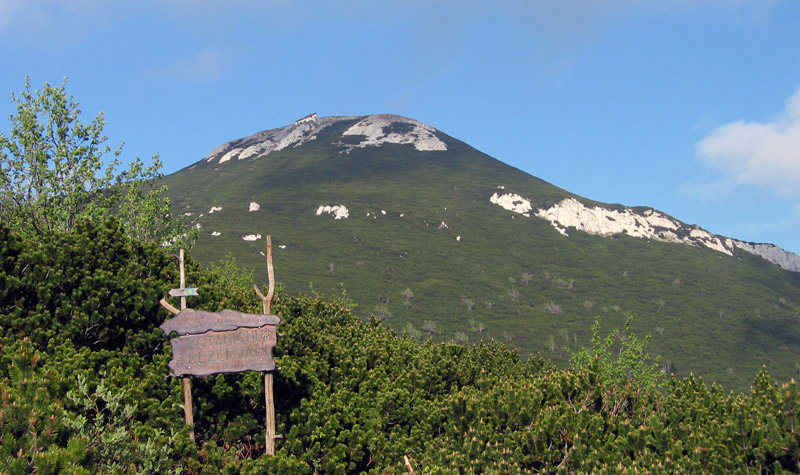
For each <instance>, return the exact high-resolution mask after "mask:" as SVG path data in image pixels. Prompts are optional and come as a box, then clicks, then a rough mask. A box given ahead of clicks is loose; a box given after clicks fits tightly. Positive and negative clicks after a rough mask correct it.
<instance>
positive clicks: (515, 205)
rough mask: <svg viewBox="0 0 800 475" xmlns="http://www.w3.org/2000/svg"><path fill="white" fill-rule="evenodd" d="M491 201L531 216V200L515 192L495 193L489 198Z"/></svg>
mask: <svg viewBox="0 0 800 475" xmlns="http://www.w3.org/2000/svg"><path fill="white" fill-rule="evenodd" d="M489 202H491V203H494V204H496V205H498V206H500V207H501V208H505V209H507V210H509V211H513V212H515V213H519V214H521V215H523V216H525V217H528V218H529V217H530V216H531V214H530V213H531V210H532V209H533V208H532V207H531V202H530V201H529V200H526V199H525V198H523V197H521V196H519V195H515V194H513V193H505V194H502V195H500V194H497V193H495V194H493V195H492V196H491V197H490V198H489Z"/></svg>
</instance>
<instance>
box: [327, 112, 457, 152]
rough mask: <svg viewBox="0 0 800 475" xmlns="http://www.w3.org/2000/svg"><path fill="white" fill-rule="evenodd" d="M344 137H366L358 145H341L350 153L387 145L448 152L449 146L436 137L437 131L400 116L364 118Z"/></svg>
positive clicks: (382, 115) (347, 131) (348, 130)
mask: <svg viewBox="0 0 800 475" xmlns="http://www.w3.org/2000/svg"><path fill="white" fill-rule="evenodd" d="M342 135H343V136H348V135H363V136H364V139H363V140H362V141H361V142H359V143H357V144H341V145H342V146H344V147H345V148H346V149H347V150H348V151H350V150H352V149H354V148H362V147H377V146H380V145H383V144H385V143H396V144H410V145H413V146H414V148H415V149H417V150H420V151H443V150H447V145H445V143H444V142H442V141H441V140H440V139H439V138H438V137H437V136H436V129H434V128H433V127H431V126H429V125H426V124H423V123H422V122H419V121H416V120H414V119H409V118H407V117H403V116H399V115H392V114H377V115H370V116H367V117H364V118H363V119H361V120H360V121H359V122H358V123H356V124H355V125H353V126H352V127H350V128H349V129H347V130H346V131H345V132H344V133H343V134H342Z"/></svg>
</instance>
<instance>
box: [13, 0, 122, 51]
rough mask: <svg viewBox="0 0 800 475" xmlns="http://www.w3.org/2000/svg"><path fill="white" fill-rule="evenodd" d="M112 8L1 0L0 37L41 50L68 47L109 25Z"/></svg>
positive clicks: (80, 2) (82, 1) (70, 0)
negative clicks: (42, 48)
mask: <svg viewBox="0 0 800 475" xmlns="http://www.w3.org/2000/svg"><path fill="white" fill-rule="evenodd" d="M111 10H113V8H112V5H111V4H110V3H109V4H106V3H105V2H96V1H93V0H43V1H30V0H0V36H6V37H11V36H13V37H14V38H16V39H17V41H18V42H20V44H27V45H34V46H39V47H54V46H55V47H60V46H66V45H68V44H70V43H72V42H73V41H76V40H79V39H81V38H83V37H85V36H86V35H87V34H88V33H89V32H91V31H93V30H96V29H98V28H106V27H107V26H108V25H109V14H110V11H111Z"/></svg>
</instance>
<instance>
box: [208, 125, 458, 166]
mask: <svg viewBox="0 0 800 475" xmlns="http://www.w3.org/2000/svg"><path fill="white" fill-rule="evenodd" d="M354 119H360V120H359V121H358V122H357V123H356V124H354V125H353V126H351V127H350V128H348V129H347V130H346V131H345V132H344V133H343V134H342V138H344V137H348V138H349V137H352V136H363V137H364V138H363V139H362V140H361V141H360V142H359V143H350V141H349V140H347V141H346V142H348V143H344V141H339V142H336V143H335V144H334V145H337V146H339V147H341V148H342V151H343V152H349V151H351V150H353V149H355V148H362V147H372V146H375V147H377V146H380V145H383V144H385V143H396V144H409V145H413V146H414V148H416V149H417V150H420V151H439V150H447V145H445V143H444V142H442V141H441V140H440V139H439V138H438V137H437V136H436V129H434V128H433V127H431V126H429V125H426V124H423V123H422V122H419V121H416V120H414V119H409V118H407V117H403V116H399V115H391V114H377V115H369V116H366V117H354V116H332V117H321V118H317V119H316V120H309V121H298V122H297V123H294V124H291V125H287V126H285V127H279V128H277V129H270V130H264V131H261V132H258V133H256V134H253V135H251V136H249V137H244V138H242V139H238V140H232V141H230V142H227V143H224V144H222V145H220V146H219V147H216V148H215V149H214V150H212V151H211V152H210V153H209V154H208V155H207V156H206V158H205V160H206V161H207V162H217V163H225V162H227V161H230V160H234V159H235V160H244V159H247V158H257V157H262V156H264V155H269V154H270V153H272V152H278V151H281V150H284V149H286V148H290V147H299V146H301V145H303V144H304V143H307V142H310V141H312V140H317V134H319V132H320V131H322V130H323V129H325V128H327V127H329V126H331V125H333V124H335V123H337V122H341V121H344V120H354Z"/></svg>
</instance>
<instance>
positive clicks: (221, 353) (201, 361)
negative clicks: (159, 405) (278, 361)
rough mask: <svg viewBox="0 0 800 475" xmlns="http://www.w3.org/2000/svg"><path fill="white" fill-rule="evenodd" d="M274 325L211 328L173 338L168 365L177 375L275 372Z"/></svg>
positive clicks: (275, 341)
mask: <svg viewBox="0 0 800 475" xmlns="http://www.w3.org/2000/svg"><path fill="white" fill-rule="evenodd" d="M276 343H277V339H276V337H275V326H273V325H264V326H262V327H258V328H244V327H243V328H237V329H236V330H229V331H221V332H218V331H208V332H205V333H200V334H195V335H184V336H180V337H178V338H173V339H172V340H171V341H170V344H171V345H172V360H171V361H170V362H169V368H170V369H171V370H172V372H173V373H175V374H176V375H178V376H184V375H192V376H208V375H210V374H215V373H239V372H242V371H273V370H274V369H275V360H274V359H273V357H272V350H273V349H274V348H275V344H276Z"/></svg>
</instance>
